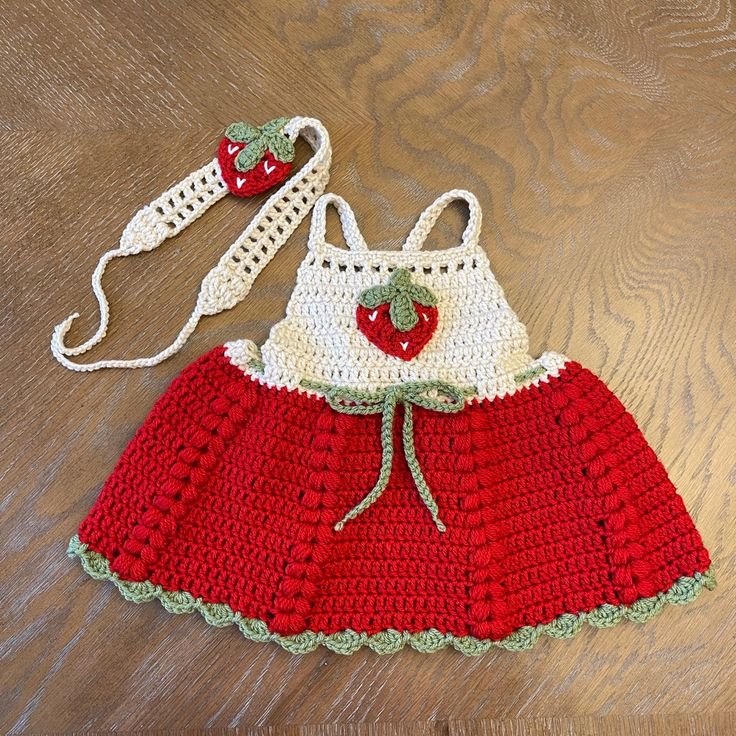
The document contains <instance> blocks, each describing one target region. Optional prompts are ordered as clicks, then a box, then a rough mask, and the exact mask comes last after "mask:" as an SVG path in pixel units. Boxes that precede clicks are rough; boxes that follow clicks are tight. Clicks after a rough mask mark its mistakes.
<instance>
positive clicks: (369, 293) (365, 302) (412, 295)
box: [358, 268, 437, 332]
mask: <svg viewBox="0 0 736 736" xmlns="http://www.w3.org/2000/svg"><path fill="white" fill-rule="evenodd" d="M358 303H359V304H360V305H361V306H363V307H365V308H366V309H375V308H376V307H379V306H381V304H389V303H390V305H391V306H390V307H389V317H390V318H391V324H392V325H393V326H394V327H395V328H396V329H397V330H400V331H401V332H408V331H409V330H411V329H413V328H414V327H415V326H416V324H417V322H419V314H418V313H417V309H416V307H415V306H414V304H415V303H416V304H421V305H422V306H424V307H434V306H436V304H437V298H436V297H435V295H434V294H433V293H432V292H431V291H430V290H429V289H428V288H427V287H426V286H420V285H419V284H413V283H412V282H411V272H410V271H409V270H408V269H406V268H397V269H396V270H395V271H394V272H393V273H392V274H391V277H390V278H389V283H388V284H380V285H379V286H371V287H370V288H368V289H365V290H364V291H362V292H361V293H360V296H359V297H358Z"/></svg>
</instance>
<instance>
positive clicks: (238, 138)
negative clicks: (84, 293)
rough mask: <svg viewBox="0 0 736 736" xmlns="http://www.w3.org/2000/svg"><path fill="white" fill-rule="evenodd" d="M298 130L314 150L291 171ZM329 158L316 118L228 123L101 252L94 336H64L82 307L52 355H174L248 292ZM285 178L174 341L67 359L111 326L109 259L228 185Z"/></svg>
mask: <svg viewBox="0 0 736 736" xmlns="http://www.w3.org/2000/svg"><path fill="white" fill-rule="evenodd" d="M300 135H301V136H302V137H303V138H304V139H305V140H306V141H307V142H308V143H309V145H310V146H311V147H312V149H313V150H314V155H313V156H312V157H311V158H310V159H309V161H308V162H307V163H306V164H305V165H304V167H303V168H301V169H300V170H299V171H298V172H297V173H296V174H294V176H292V177H291V178H289V179H287V177H288V176H289V174H290V173H291V168H292V161H293V159H294V141H295V140H296V138H297V137H298V136H300ZM331 160H332V149H331V147H330V138H329V135H328V134H327V131H326V130H325V128H324V126H323V125H322V123H320V121H319V120H315V119H313V118H303V117H295V118H291V119H290V120H289V119H288V118H277V119H276V120H272V121H270V122H269V123H266V124H265V125H262V126H261V127H259V128H256V127H255V126H252V125H249V124H248V123H234V124H233V125H231V126H229V127H228V128H227V130H226V131H225V137H224V138H223V139H222V140H221V141H220V145H219V149H218V153H217V157H216V158H214V159H213V160H212V161H210V162H209V163H208V164H207V165H206V166H203V167H202V168H201V169H198V170H197V171H194V172H192V173H191V174H190V175H189V176H187V177H186V178H185V179H183V180H182V181H180V182H179V183H178V184H176V185H174V186H173V187H171V188H170V189H169V190H167V191H166V192H164V193H163V194H162V195H161V196H160V197H159V198H158V199H156V200H154V201H153V202H151V203H150V204H148V205H146V206H145V207H143V208H142V209H141V210H139V211H138V212H137V213H136V215H135V216H134V217H133V219H132V220H131V221H130V222H129V223H128V225H127V226H126V228H125V230H124V231H123V234H122V236H121V238H120V245H119V246H118V247H117V248H114V249H113V250H110V251H108V252H107V253H105V254H104V255H103V256H102V257H101V258H100V260H99V262H98V264H97V268H96V269H95V271H94V273H93V275H92V289H93V290H94V293H95V296H96V297H97V302H98V304H99V309H100V325H99V327H98V328H97V331H96V332H95V334H94V335H93V336H92V337H91V338H90V339H89V340H87V341H86V342H84V343H82V344H81V345H78V346H76V347H69V346H67V345H65V344H64V337H65V336H66V334H67V332H68V331H69V329H70V327H71V325H72V322H73V321H74V320H75V319H76V318H77V317H78V316H79V314H78V313H75V314H72V315H70V316H69V317H67V319H65V320H64V321H63V322H62V323H61V324H59V325H57V326H56V328H55V329H54V334H53V337H52V339H51V351H52V353H53V354H54V357H55V358H56V359H57V360H58V361H59V362H60V363H61V364H62V365H63V366H65V367H66V368H69V369H70V370H74V371H94V370H98V369H100V368H143V367H147V366H152V365H156V364H158V363H160V362H161V361H163V360H166V359H167V358H169V357H170V356H172V355H174V353H176V352H178V351H179V350H180V349H181V347H182V346H183V345H184V343H185V342H186V341H187V339H188V338H189V336H190V335H191V334H192V332H194V329H195V328H196V326H197V324H198V322H199V320H200V318H201V317H203V316H205V315H213V314H218V313H219V312H222V311H224V310H226V309H231V308H232V307H234V306H235V305H236V304H238V303H239V302H240V301H241V300H242V299H243V298H244V297H245V296H246V294H247V293H248V292H249V291H250V288H251V286H252V284H253V282H254V281H255V279H256V277H257V276H258V274H259V273H260V272H261V271H262V270H263V268H264V267H265V266H266V264H267V263H268V262H269V261H270V260H271V259H272V258H273V256H274V255H275V254H276V252H277V251H278V249H279V248H280V247H281V246H282V245H283V244H284V243H285V242H286V240H288V238H289V236H290V235H291V234H292V232H294V230H295V229H296V228H297V226H298V225H299V223H300V222H301V221H302V220H303V219H304V217H305V216H306V215H307V214H308V213H309V211H310V209H311V208H312V206H313V205H314V203H315V201H316V200H317V199H318V198H319V196H320V195H321V194H322V193H323V192H324V190H325V187H326V186H327V181H328V179H329V176H330V172H329V169H330V163H331ZM285 179H287V181H286V182H285V183H284V184H282V186H281V188H280V189H279V190H278V191H277V192H275V193H274V194H272V195H271V196H270V197H269V198H268V200H267V201H266V203H265V204H264V205H263V206H262V207H261V209H260V210H259V211H258V213H257V214H256V216H255V217H254V218H253V220H252V221H251V222H250V223H249V225H248V227H246V229H245V231H244V232H243V233H242V235H241V236H240V237H239V238H238V239H237V240H236V241H235V242H234V243H233V244H232V245H231V246H230V248H228V250H227V252H226V253H224V254H223V256H222V258H220V261H219V263H218V264H217V265H216V266H215V267H214V268H213V269H212V270H211V271H210V272H209V273H208V274H207V275H206V276H205V278H204V279H203V281H202V284H201V286H200V290H199V296H198V297H197V303H196V306H195V308H194V311H193V312H192V314H191V316H190V317H189V320H188V321H187V323H186V324H185V325H184V327H182V329H181V331H180V332H179V335H178V336H177V338H176V339H175V340H174V342H173V343H172V344H171V345H169V346H168V347H167V348H165V349H164V350H162V351H161V352H159V353H157V354H156V355H153V356H151V357H149V358H137V359H134V360H100V361H97V362H95V363H76V362H74V361H73V360H70V359H69V358H70V356H76V355H81V354H82V353H86V352H87V351H88V350H90V349H91V348H92V347H94V346H95V345H97V344H98V343H99V342H100V341H101V340H102V339H103V338H104V337H105V335H106V334H107V325H108V321H109V316H110V313H109V306H108V303H107V298H106V297H105V292H104V291H103V289H102V284H101V280H102V275H103V274H104V272H105V268H106V266H107V264H108V263H109V262H110V261H111V260H113V259H114V258H119V257H122V256H130V255H135V254H136V253H141V252H144V251H150V250H153V249H154V248H157V247H158V246H159V245H161V243H163V242H164V240H166V239H168V238H172V237H174V236H175V235H177V234H178V233H180V232H181V231H182V230H183V229H184V228H185V227H187V225H189V224H190V223H192V222H194V220H196V219H197V218H198V217H200V216H201V215H202V214H204V212H205V211H206V210H207V209H209V208H210V207H211V206H212V205H213V204H214V203H215V202H217V201H218V200H219V199H221V198H222V197H224V196H225V194H227V193H228V192H231V193H232V194H234V195H236V196H239V197H247V196H251V195H254V194H258V193H260V192H263V191H265V190H267V189H270V188H271V187H273V186H276V185H278V184H281V182H283V181H284V180H285Z"/></svg>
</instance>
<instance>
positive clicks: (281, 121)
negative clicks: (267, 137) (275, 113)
mask: <svg viewBox="0 0 736 736" xmlns="http://www.w3.org/2000/svg"><path fill="white" fill-rule="evenodd" d="M288 122H289V118H274V119H273V120H269V121H268V122H267V123H264V124H263V125H261V132H262V133H264V134H269V133H280V132H281V129H282V128H283V127H284V125H286V123H288Z"/></svg>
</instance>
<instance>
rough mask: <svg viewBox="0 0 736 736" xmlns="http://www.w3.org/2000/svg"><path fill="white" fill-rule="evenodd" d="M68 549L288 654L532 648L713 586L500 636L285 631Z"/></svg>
mask: <svg viewBox="0 0 736 736" xmlns="http://www.w3.org/2000/svg"><path fill="white" fill-rule="evenodd" d="M67 555H68V556H69V557H71V558H74V557H78V558H79V560H80V562H81V565H82V568H83V570H84V571H85V572H86V573H87V575H89V576H90V577H91V578H93V579H95V580H108V581H110V582H112V583H114V584H115V586H116V587H117V589H118V591H119V592H120V594H121V595H122V596H123V597H124V598H125V599H126V600H129V601H132V602H134V603H145V602H149V601H152V600H154V599H158V600H159V602H160V603H161V605H162V606H163V607H164V608H165V609H166V610H167V611H168V612H169V613H193V612H194V611H198V612H199V613H200V614H201V616H202V617H203V618H204V620H205V621H206V622H207V623H208V624H209V625H211V626H216V627H224V626H229V625H236V626H237V627H238V628H239V629H240V632H241V633H242V634H243V636H244V637H245V638H247V639H250V640H252V641H257V642H276V643H277V644H279V645H280V646H281V647H282V648H283V649H285V650H286V651H287V652H290V653H292V654H307V653H309V652H312V651H314V650H315V649H317V647H318V646H320V645H322V646H324V647H325V648H326V649H328V650H330V651H332V652H335V653H337V654H346V655H347V654H354V653H355V652H357V651H358V650H359V649H360V648H361V647H363V646H366V647H369V648H370V649H372V650H373V651H374V652H375V653H376V654H392V653H394V652H397V651H399V650H401V649H403V648H404V646H405V644H409V646H411V647H412V649H415V650H416V651H418V652H423V653H430V652H436V651H439V650H440V649H444V648H445V647H450V646H451V647H453V648H454V649H456V650H457V651H459V652H460V653H461V654H465V655H473V656H474V655H479V654H483V653H485V652H488V651H490V650H491V649H494V648H495V649H506V650H508V651H524V650H528V649H531V648H532V647H533V646H534V644H536V642H537V641H538V640H539V639H540V638H541V637H542V636H548V637H550V638H553V639H569V638H572V637H573V636H575V635H576V634H577V633H578V632H579V631H580V630H581V629H582V627H583V624H584V623H587V624H588V625H590V626H592V627H594V628H610V627H612V626H615V625H617V624H618V623H620V622H621V621H623V620H624V619H628V620H629V621H633V622H635V623H640V624H641V623H646V622H647V621H649V620H651V619H652V618H654V617H655V616H656V615H657V614H659V613H660V612H661V611H662V610H663V609H664V608H665V607H666V605H667V604H671V605H685V604H687V603H691V602H693V601H694V600H696V599H697V598H698V596H699V595H700V593H701V592H702V590H703V589H706V590H713V589H714V588H715V587H716V580H715V575H714V573H713V571H712V568H709V569H708V570H706V571H705V572H702V573H700V572H696V573H695V574H694V575H692V576H683V577H681V578H679V579H678V580H677V581H676V582H675V583H674V584H673V585H672V586H671V587H670V588H669V589H668V590H667V591H666V592H663V593H658V594H657V595H656V596H653V597H651V598H640V599H639V600H637V601H635V602H634V603H632V604H631V605H629V606H627V605H619V606H614V605H613V604H610V603H604V604H603V605H601V606H598V607H597V608H595V609H593V610H592V611H589V612H581V613H563V614H562V615H560V616H558V617H557V618H555V619H554V620H553V621H551V622H549V623H547V624H539V625H537V626H523V627H521V628H519V629H517V630H516V631H514V632H513V633H512V634H510V635H509V636H507V637H505V638H503V639H500V640H493V639H479V638H477V637H474V636H456V635H454V634H450V633H442V632H441V631H439V630H437V629H427V630H424V631H419V632H409V631H397V630H396V629H385V630H383V631H379V632H378V633H375V634H368V633H366V632H362V633H361V632H356V631H353V630H351V629H346V630H343V631H338V632H336V633H333V634H324V633H321V632H314V631H304V632H301V633H299V634H294V635H290V636H284V635H282V634H278V633H275V632H273V631H270V630H269V629H268V625H267V624H266V622H265V621H262V620H260V619H255V618H247V617H245V616H243V615H241V614H240V613H238V612H237V611H233V609H232V608H230V606H228V605H227V604H225V603H205V602H204V601H203V600H202V599H201V598H195V597H194V596H193V595H191V594H190V593H187V592H186V591H167V590H164V589H163V588H162V587H161V586H160V585H154V584H153V583H152V582H150V581H148V580H146V581H143V582H132V581H128V580H123V579H121V578H120V577H119V576H118V575H117V574H116V573H114V572H112V571H111V570H110V563H109V560H108V559H107V558H106V557H105V556H104V555H102V554H100V553H99V552H95V551H93V550H91V549H89V547H88V545H87V544H85V543H84V542H82V541H81V540H80V539H79V537H78V536H77V535H74V536H73V537H72V538H71V540H70V541H69V546H68V548H67Z"/></svg>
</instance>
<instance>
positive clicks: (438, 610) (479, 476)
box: [70, 347, 713, 653]
mask: <svg viewBox="0 0 736 736" xmlns="http://www.w3.org/2000/svg"><path fill="white" fill-rule="evenodd" d="M413 412H414V444H415V448H416V455H417V460H418V462H419V465H420V466H421V469H422V472H423V475H424V477H425V479H426V481H427V485H428V486H429V488H430V489H431V492H432V495H433V497H434V498H435V499H436V501H437V504H438V507H439V510H440V514H441V517H442V520H443V522H444V524H445V525H446V527H447V529H446V531H445V532H444V533H440V532H439V531H438V529H437V527H436V526H435V524H434V522H433V521H432V518H431V516H430V514H429V512H428V510H427V507H426V506H425V505H424V504H423V503H422V501H421V499H420V497H419V495H418V492H417V487H416V485H415V483H414V480H413V478H412V475H411V473H410V471H409V468H408V466H407V463H406V460H405V458H404V453H403V452H402V450H401V447H402V445H401V423H400V418H401V414H402V410H401V408H399V409H398V415H397V417H396V422H395V427H394V431H395V437H394V447H395V448H397V449H396V452H395V456H394V460H393V467H392V471H391V476H390V481H389V484H388V486H387V488H386V489H385V491H384V493H383V495H382V496H381V497H380V498H379V499H378V500H377V501H376V502H375V503H373V504H372V505H371V506H370V507H369V508H367V509H366V510H365V511H364V512H363V513H361V514H360V515H359V516H357V517H356V518H354V519H352V520H350V521H348V522H347V524H346V525H345V527H344V528H343V529H342V530H340V531H335V529H334V528H333V527H334V525H335V523H336V522H337V521H338V520H339V519H341V518H342V517H343V516H344V515H345V513H346V512H347V511H348V510H349V509H351V508H352V507H353V506H355V504H356V503H358V502H359V501H360V500H361V499H362V498H363V497H364V496H365V495H366V493H367V492H368V491H369V490H370V489H371V488H372V487H373V485H374V484H375V482H376V478H377V475H378V472H379V467H380V465H381V457H382V455H381V451H382V449H381V440H380V425H381V417H380V415H368V416H354V415H350V414H345V413H341V412H338V411H336V410H334V409H333V408H332V407H330V405H329V404H328V403H327V402H326V401H325V400H324V399H323V398H321V397H319V396H315V395H310V394H308V393H304V392H299V391H288V390H286V389H275V388H269V387H267V386H265V385H263V384H262V383H260V382H259V381H258V380H256V379H255V378H253V377H251V376H249V375H247V374H245V373H244V372H243V371H242V370H241V369H239V368H237V367H235V366H234V365H232V364H231V363H230V361H229V360H228V359H227V358H226V357H225V354H224V348H222V347H220V348H217V349H215V350H212V351H211V352H209V353H208V354H206V355H204V356H203V357H202V358H200V359H199V360H197V361H196V362H194V363H193V364H191V365H190V366H189V367H188V368H186V369H185V370H184V371H183V372H182V373H181V374H180V375H179V377H178V378H177V379H176V380H175V381H174V382H173V383H172V384H171V386H170V387H169V389H168V390H167V391H166V393H165V394H164V395H163V396H162V397H161V398H160V400H159V401H158V402H157V404H156V405H155V407H154V408H153V410H152V411H151V412H150V414H149V416H148V418H147V419H146V420H145V422H144V424H143V425H142V426H141V427H140V429H139V430H138V432H137V433H136V435H135V437H134V438H133V440H132V441H131V443H130V444H129V446H128V447H127V449H126V450H125V452H124V454H123V455H122V457H121V458H120V460H119V462H118V464H117V466H116V467H115V470H114V472H113V473H112V475H111V476H110V478H109V479H108V480H107V482H106V483H105V485H104V487H103V488H102V491H101V493H100V495H99V498H98V500H97V502H96V503H95V505H94V506H93V508H92V510H91V511H90V513H89V515H88V516H87V518H86V519H85V520H84V521H83V522H82V524H81V527H80V529H79V533H78V537H75V538H74V539H73V540H72V542H71V544H70V554H75V555H78V556H79V557H81V558H82V562H83V564H84V566H85V568H86V569H87V571H88V572H89V573H90V574H92V575H93V576H94V577H98V578H107V579H111V580H113V581H114V582H115V583H116V584H117V585H118V587H119V588H120V589H121V591H122V592H123V593H124V594H125V595H126V597H128V598H131V599H133V600H137V601H142V600H151V599H153V598H158V599H160V600H161V602H162V603H163V604H164V606H165V607H166V608H167V609H169V610H171V611H174V612H184V611H193V610H199V611H200V612H201V613H202V614H203V615H204V616H205V618H206V619H207V620H208V621H209V622H210V623H213V624H216V625H225V624H236V625H237V626H239V627H240V629H241V631H243V633H244V634H246V636H248V637H250V638H252V639H257V640H262V641H277V642H279V643H280V644H282V645H283V646H284V647H286V648H287V649H290V650H291V651H298V652H302V651H309V650H311V649H314V647H315V646H317V645H318V644H325V645H326V646H328V647H330V648H331V649H333V650H335V651H340V652H351V651H355V649H357V648H358V647H359V646H361V645H369V646H371V647H372V648H373V649H374V650H376V651H379V652H388V651H395V650H396V649H398V648H400V647H401V646H403V645H404V644H405V643H409V644H410V645H412V646H414V647H415V648H417V649H420V650H423V651H431V650H433V649H437V648H440V647H442V646H447V645H448V644H449V645H453V646H455V647H456V648H457V649H460V650H461V651H463V652H465V653H478V652H480V651H485V650H487V649H488V648H490V647H491V646H498V645H500V646H504V647H506V648H509V649H523V648H527V647H529V646H531V644H533V643H534V641H535V640H536V639H537V638H538V637H539V636H540V635H541V634H543V633H546V634H550V635H551V636H556V637H566V636H571V635H572V634H574V633H576V632H577V630H578V629H579V628H580V627H581V625H582V624H583V623H584V622H586V621H587V622H588V623H591V624H593V625H595V626H610V625H612V624H613V623H617V622H618V621H619V620H621V619H623V618H629V619H633V620H636V621H644V620H646V619H648V618H649V617H651V616H652V615H653V614H654V613H656V612H658V611H659V610H660V609H661V608H662V607H663V606H664V605H665V604H666V603H667V602H674V603H683V602H688V601H689V600H692V599H693V598H694V597H695V596H696V595H697V594H698V593H699V592H700V589H701V588H702V587H712V585H713V579H712V577H711V573H710V571H709V566H710V559H709V556H708V552H707V551H706V549H705V548H704V546H703V543H702V541H701V538H700V535H699V534H698V532H697V530H696V529H695V527H694V525H693V522H692V520H691V518H690V516H689V515H688V512H687V511H686V509H685V506H684V504H683V502H682V499H681V498H680V496H679V495H678V494H677V492H676V491H675V488H674V487H673V485H672V483H671V482H670V481H669V479H668V477H667V474H666V472H665V470H664V468H663V466H662V465H661V463H660V462H659V461H658V459H657V457H656V456H655V454H654V452H653V451H652V449H651V448H650V447H649V446H648V444H647V442H646V440H645V439H644V437H643V435H642V434H641V432H640V430H639V429H638V427H637V425H636V424H635V422H634V419H633V418H632V417H631V415H630V414H629V413H627V411H626V410H625V409H624V407H623V406H622V404H621V403H620V402H619V401H618V399H617V398H616V397H615V396H614V395H613V394H612V393H611V392H610V391H609V390H608V389H607V388H606V386H605V385H604V384H603V383H602V382H601V381H600V380H599V379H598V378H597V377H596V376H595V375H593V374H592V373H591V372H589V371H588V370H586V369H584V368H582V367H581V366H580V365H578V364H577V363H574V362H569V363H567V364H566V365H565V367H564V368H563V369H562V370H560V372H559V376H558V377H550V378H549V379H548V380H543V381H541V382H540V383H539V385H536V386H535V385H532V386H529V387H527V388H523V389H520V390H518V391H517V392H516V393H514V394H512V395H510V396H506V397H504V398H502V399H499V398H496V399H494V400H485V399H484V400H473V401H471V402H469V403H468V405H467V406H466V407H465V408H464V409H463V410H462V411H460V412H458V413H454V414H446V413H441V412H437V411H431V410H429V409H423V408H420V407H414V409H413Z"/></svg>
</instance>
